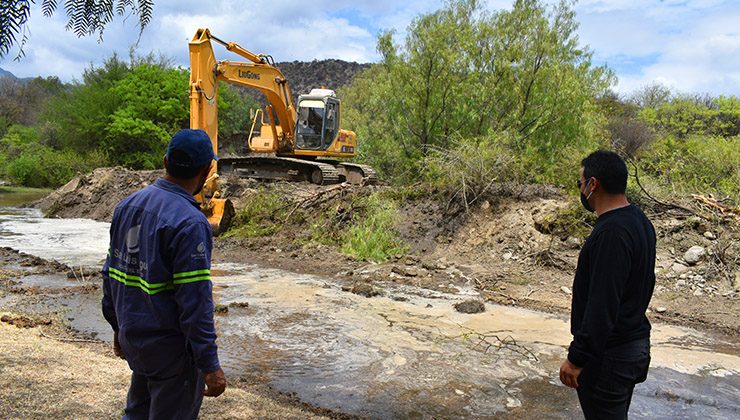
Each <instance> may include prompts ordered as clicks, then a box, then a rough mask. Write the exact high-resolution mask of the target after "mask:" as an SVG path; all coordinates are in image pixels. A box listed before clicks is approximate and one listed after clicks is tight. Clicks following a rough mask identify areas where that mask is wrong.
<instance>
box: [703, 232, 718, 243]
mask: <svg viewBox="0 0 740 420" xmlns="http://www.w3.org/2000/svg"><path fill="white" fill-rule="evenodd" d="M704 237H705V238H707V239H709V240H710V241H713V240H715V239H717V236H715V234H714V233H712V231H711V230H708V231H706V232H704Z"/></svg>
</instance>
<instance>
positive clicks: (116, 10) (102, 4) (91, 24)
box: [0, 0, 154, 60]
mask: <svg viewBox="0 0 740 420" xmlns="http://www.w3.org/2000/svg"><path fill="white" fill-rule="evenodd" d="M36 3H37V0H2V1H0V58H3V57H5V56H6V55H8V53H10V51H11V50H12V49H13V48H14V47H18V54H17V55H16V57H15V59H16V60H18V59H20V58H21V57H23V56H25V52H24V50H23V47H24V46H25V44H26V42H27V41H28V39H29V36H30V33H31V32H30V29H29V27H28V19H29V17H30V16H31V8H32V7H31V6H32V5H34V4H36ZM59 3H61V2H60V1H59V0H42V1H41V13H43V15H44V16H46V17H51V16H52V15H53V14H54V12H56V11H57V8H58V6H59ZM63 7H64V11H65V13H66V14H67V17H68V18H69V20H68V21H67V25H66V27H65V28H66V29H67V30H68V31H72V32H74V34H75V35H77V36H78V37H84V36H91V35H94V34H98V37H99V40H102V39H103V30H104V29H105V26H106V25H107V24H109V23H110V22H111V21H112V20H113V18H114V17H115V16H116V15H118V16H125V15H128V16H130V15H136V16H138V17H139V34H141V32H143V31H144V28H145V27H146V25H147V24H149V22H150V21H151V19H152V11H153V9H154V1H153V0H65V1H64V4H63Z"/></svg>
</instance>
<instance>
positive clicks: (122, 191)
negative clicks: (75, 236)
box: [33, 167, 164, 222]
mask: <svg viewBox="0 0 740 420" xmlns="http://www.w3.org/2000/svg"><path fill="white" fill-rule="evenodd" d="M162 175H164V171H163V170H157V171H133V170H131V169H126V168H123V167H115V168H98V169H95V170H94V171H93V172H92V173H89V174H87V175H79V176H77V177H75V178H73V179H72V180H71V181H69V182H68V183H67V184H65V185H64V186H62V187H61V188H59V189H57V190H56V191H54V192H52V193H51V194H49V195H48V196H47V197H45V198H43V199H41V200H39V201H37V202H36V203H34V204H33V207H37V208H39V209H41V211H43V212H44V214H45V215H46V216H47V217H62V218H85V219H93V220H98V221H105V222H110V220H111V218H112V217H113V210H114V209H115V207H116V205H117V204H118V203H119V202H120V201H121V200H122V199H124V198H125V197H126V196H127V195H129V194H131V193H133V192H135V191H137V190H140V189H141V188H144V187H145V186H147V185H149V184H151V183H153V182H154V181H155V180H156V179H157V178H159V177H161V176H162Z"/></svg>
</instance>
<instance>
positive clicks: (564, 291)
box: [560, 286, 573, 295]
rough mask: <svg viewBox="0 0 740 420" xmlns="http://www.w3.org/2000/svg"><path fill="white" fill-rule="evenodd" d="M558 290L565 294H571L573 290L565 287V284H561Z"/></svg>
mask: <svg viewBox="0 0 740 420" xmlns="http://www.w3.org/2000/svg"><path fill="white" fill-rule="evenodd" d="M560 291H561V292H563V293H565V294H566V295H572V294H573V292H571V291H570V289H569V288H567V287H565V286H562V287H561V288H560Z"/></svg>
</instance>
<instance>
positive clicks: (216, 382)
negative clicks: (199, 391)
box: [203, 368, 226, 397]
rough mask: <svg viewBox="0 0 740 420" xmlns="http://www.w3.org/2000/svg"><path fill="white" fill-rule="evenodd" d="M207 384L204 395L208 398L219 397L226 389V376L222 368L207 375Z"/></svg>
mask: <svg viewBox="0 0 740 420" xmlns="http://www.w3.org/2000/svg"><path fill="white" fill-rule="evenodd" d="M205 382H206V390H205V391H203V395H205V396H206V397H218V396H219V395H221V394H223V393H224V390H225V389H226V376H224V371H223V370H221V369H220V368H219V369H218V370H217V371H215V372H211V373H206V376H205Z"/></svg>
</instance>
